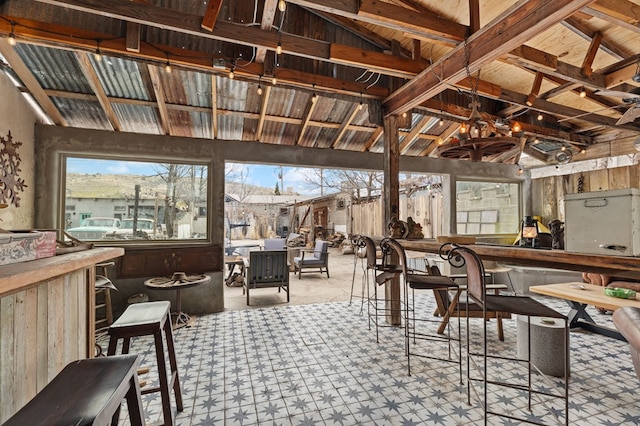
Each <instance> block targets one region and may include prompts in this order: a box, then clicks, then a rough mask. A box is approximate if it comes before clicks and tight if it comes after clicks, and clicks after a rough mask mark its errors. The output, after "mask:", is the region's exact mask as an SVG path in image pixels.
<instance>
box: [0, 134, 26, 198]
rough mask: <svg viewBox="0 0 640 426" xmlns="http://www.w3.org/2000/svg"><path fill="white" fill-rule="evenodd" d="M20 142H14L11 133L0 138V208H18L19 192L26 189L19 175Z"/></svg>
mask: <svg viewBox="0 0 640 426" xmlns="http://www.w3.org/2000/svg"><path fill="white" fill-rule="evenodd" d="M20 146H22V142H18V141H14V140H13V136H11V131H9V132H8V133H7V136H6V137H5V136H0V165H2V167H0V208H4V207H7V206H8V205H14V206H16V207H20V196H19V194H20V192H23V191H24V189H25V188H26V187H27V185H26V184H25V181H24V179H21V178H20V176H19V174H20V172H21V171H22V169H20V161H21V159H20V154H18V148H19V147H20Z"/></svg>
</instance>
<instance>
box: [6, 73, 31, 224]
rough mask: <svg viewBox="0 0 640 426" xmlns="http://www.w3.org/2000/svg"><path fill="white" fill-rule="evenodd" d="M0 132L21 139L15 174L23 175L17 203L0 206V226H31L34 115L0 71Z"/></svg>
mask: <svg viewBox="0 0 640 426" xmlns="http://www.w3.org/2000/svg"><path fill="white" fill-rule="evenodd" d="M0 99H2V101H1V102H0V135H1V136H2V137H4V138H5V139H6V138H7V135H8V133H9V132H11V136H12V137H13V141H14V142H21V143H22V145H21V146H19V147H18V149H17V153H18V154H19V155H20V166H19V167H20V172H19V175H18V177H19V178H21V179H24V181H25V184H26V188H25V189H24V191H23V192H19V193H18V196H19V197H20V201H19V203H20V206H19V207H16V206H15V205H13V204H11V203H7V204H9V206H8V207H7V208H4V209H0V228H3V229H7V230H11V229H31V228H33V224H34V219H35V214H34V204H35V187H36V184H35V153H34V151H35V143H34V128H35V123H36V121H37V117H36V115H35V113H34V111H33V110H32V109H31V106H30V105H29V103H28V102H27V101H26V99H25V98H24V96H23V95H22V94H21V93H20V92H19V91H18V89H17V88H16V87H15V85H14V84H13V83H12V82H11V80H10V79H9V77H7V75H6V74H5V73H3V72H0Z"/></svg>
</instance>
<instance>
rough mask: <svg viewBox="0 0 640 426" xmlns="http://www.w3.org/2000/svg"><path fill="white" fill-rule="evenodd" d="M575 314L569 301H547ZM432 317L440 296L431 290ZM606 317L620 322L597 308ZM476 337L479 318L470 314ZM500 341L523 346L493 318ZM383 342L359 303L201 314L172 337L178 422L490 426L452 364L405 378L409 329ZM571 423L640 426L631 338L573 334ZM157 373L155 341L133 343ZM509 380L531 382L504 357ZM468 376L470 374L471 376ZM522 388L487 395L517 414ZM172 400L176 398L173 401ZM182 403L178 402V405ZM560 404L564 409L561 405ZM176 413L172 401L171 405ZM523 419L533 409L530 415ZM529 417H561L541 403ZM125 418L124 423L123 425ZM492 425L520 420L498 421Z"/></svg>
mask: <svg viewBox="0 0 640 426" xmlns="http://www.w3.org/2000/svg"><path fill="white" fill-rule="evenodd" d="M540 300H543V301H545V303H547V304H549V305H551V306H553V307H555V308H556V309H558V310H560V311H563V312H567V311H568V307H567V306H566V304H564V303H563V302H560V301H557V300H553V299H540ZM420 303H424V304H425V305H423V306H425V308H424V309H425V312H433V308H434V306H433V297H426V296H423V297H421V299H420ZM593 315H594V317H596V318H597V320H598V321H599V322H600V321H602V322H604V323H608V324H610V325H611V317H610V316H606V315H601V314H598V313H595V311H594V312H593ZM471 327H472V328H473V331H474V332H473V333H472V335H473V338H474V339H477V338H478V336H479V332H480V331H481V330H482V322H481V321H479V320H477V319H475V320H472V326H471ZM488 330H489V336H490V339H491V343H492V344H495V347H496V348H497V350H499V351H503V353H507V352H514V351H515V348H516V320H515V319H510V320H505V336H506V339H505V342H504V343H500V342H499V341H498V339H497V337H496V330H495V324H494V323H493V322H491V323H489V328H488ZM380 332H381V338H380V340H381V342H380V343H379V344H376V343H375V336H374V333H373V332H372V331H369V330H368V324H367V318H366V315H364V316H362V315H360V304H359V302H358V303H354V304H353V305H351V306H349V304H348V302H332V303H322V304H314V305H300V306H281V307H272V308H262V309H252V310H241V311H227V312H222V313H219V314H212V315H206V316H202V317H198V318H197V319H196V321H195V323H194V325H193V326H192V327H189V328H182V329H179V330H177V331H176V332H175V340H176V347H177V351H178V353H177V355H178V359H179V371H180V373H181V381H182V389H183V398H184V405H185V408H184V411H183V412H181V413H177V417H176V422H177V424H179V425H254V424H260V425H262V424H266V425H356V424H365V425H455V424H464V425H473V424H481V423H482V408H481V405H480V403H479V400H478V399H477V398H476V397H475V396H474V397H473V398H472V404H471V405H468V404H467V398H466V385H464V386H460V384H459V381H458V370H457V366H456V365H455V364H446V363H438V362H435V361H431V360H424V359H419V358H415V357H414V358H412V375H411V376H408V375H407V369H406V358H405V356H404V338H403V329H398V328H393V327H384V328H381V330H380ZM570 346H571V379H570V392H569V394H570V424H585V425H620V424H640V404H638V395H640V381H639V380H638V379H637V378H636V377H635V374H634V372H633V367H632V364H631V358H630V355H629V349H628V346H627V344H626V343H623V342H619V341H617V340H613V339H610V338H606V337H604V336H600V335H593V334H590V333H587V332H582V331H572V332H571V345H570ZM132 352H138V353H141V354H142V355H143V361H142V365H147V366H150V367H152V371H151V372H150V373H148V374H145V375H143V376H141V379H142V380H147V381H148V383H149V384H152V382H154V371H153V364H154V362H155V361H154V360H155V355H154V352H153V350H152V346H151V341H150V340H148V339H138V340H136V341H134V343H133V346H132ZM507 365H509V368H504V371H502V372H501V374H503V375H508V376H511V377H519V378H523V377H526V369H525V370H524V373H522V372H516V371H515V370H513V363H509V364H507ZM465 382H466V380H465ZM517 394H518V391H515V390H506V391H505V390H500V391H497V392H495V393H491V394H490V400H491V401H493V403H494V404H493V407H494V408H497V409H506V411H507V412H510V413H514V412H516V413H517V412H518V411H519V407H521V406H523V405H524V404H526V400H525V402H522V398H517ZM143 402H144V408H145V415H146V416H147V420H148V421H149V422H157V421H159V420H161V410H160V398H159V395H158V394H155V395H147V396H143ZM172 403H173V402H172ZM174 404H175V403H174ZM553 407H558V409H562V407H563V405H562V404H561V403H560V404H557V403H556V404H554V405H553ZM174 409H175V405H174ZM523 413H525V415H526V414H527V413H528V411H527V410H525V411H523ZM533 413H534V414H531V415H532V416H537V417H535V418H537V419H538V420H542V421H543V422H545V423H547V422H549V424H553V423H552V421H553V418H552V417H551V416H550V415H549V413H550V410H549V409H548V408H544V407H543V406H541V405H540V404H539V403H538V404H536V405H534V407H533ZM123 424H126V423H123ZM489 424H498V425H502V424H505V425H510V424H519V422H516V421H511V420H508V419H502V418H497V417H491V418H490V419H489Z"/></svg>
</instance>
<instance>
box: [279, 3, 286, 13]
mask: <svg viewBox="0 0 640 426" xmlns="http://www.w3.org/2000/svg"><path fill="white" fill-rule="evenodd" d="M278 10H279V11H280V12H284V11H285V10H287V2H286V1H284V0H279V1H278Z"/></svg>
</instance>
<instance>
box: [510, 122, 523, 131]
mask: <svg viewBox="0 0 640 426" xmlns="http://www.w3.org/2000/svg"><path fill="white" fill-rule="evenodd" d="M511 132H512V133H514V134H518V133H520V132H522V126H521V125H520V123H518V122H517V121H514V122H513V125H512V126H511Z"/></svg>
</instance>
